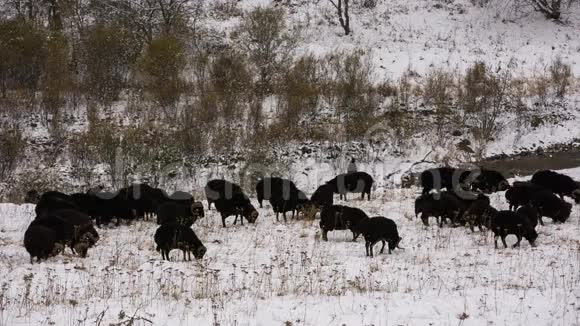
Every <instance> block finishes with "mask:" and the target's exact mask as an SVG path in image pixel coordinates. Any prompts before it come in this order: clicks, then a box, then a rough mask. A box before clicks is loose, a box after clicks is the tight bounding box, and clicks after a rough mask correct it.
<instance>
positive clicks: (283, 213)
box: [282, 212, 287, 223]
mask: <svg viewBox="0 0 580 326" xmlns="http://www.w3.org/2000/svg"><path fill="white" fill-rule="evenodd" d="M282 217H284V223H286V222H287V221H286V212H282Z"/></svg>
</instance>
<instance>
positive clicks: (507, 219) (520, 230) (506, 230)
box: [492, 211, 538, 249]
mask: <svg viewBox="0 0 580 326" xmlns="http://www.w3.org/2000/svg"><path fill="white" fill-rule="evenodd" d="M492 231H493V233H494V235H495V237H494V240H495V241H494V243H495V248H496V249H497V239H498V238H501V241H502V242H503V245H504V247H505V248H507V243H506V242H505V238H506V237H507V236H508V235H509V234H513V235H515V236H516V237H517V238H518V242H516V244H514V248H515V247H518V246H519V245H520V242H521V241H522V237H523V238H525V239H526V240H528V242H529V243H530V245H531V246H532V247H535V246H536V244H535V241H536V239H537V238H538V233H537V232H536V230H534V228H533V226H532V224H531V223H530V221H528V219H527V218H526V217H525V216H523V215H520V214H518V213H516V212H513V211H499V212H498V213H497V215H496V216H495V219H494V220H493V226H492Z"/></svg>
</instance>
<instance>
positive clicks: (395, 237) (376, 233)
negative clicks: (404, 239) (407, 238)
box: [361, 216, 401, 257]
mask: <svg viewBox="0 0 580 326" xmlns="http://www.w3.org/2000/svg"><path fill="white" fill-rule="evenodd" d="M361 231H362V235H363V237H364V238H365V249H366V254H367V256H371V257H373V247H374V246H375V244H377V242H379V241H381V242H382V243H383V246H382V247H381V252H380V253H381V254H382V253H383V251H384V249H385V242H386V243H388V244H389V254H391V252H392V250H393V249H395V248H398V247H399V242H401V237H400V236H399V231H398V230H397V224H396V223H395V222H394V221H393V220H390V219H388V218H385V217H383V216H375V217H371V218H369V219H366V220H363V221H362V222H361Z"/></svg>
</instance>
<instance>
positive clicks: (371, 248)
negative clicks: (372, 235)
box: [369, 242, 375, 257]
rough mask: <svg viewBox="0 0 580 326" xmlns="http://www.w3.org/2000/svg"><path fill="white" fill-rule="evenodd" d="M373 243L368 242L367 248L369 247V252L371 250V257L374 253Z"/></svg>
mask: <svg viewBox="0 0 580 326" xmlns="http://www.w3.org/2000/svg"><path fill="white" fill-rule="evenodd" d="M374 245H375V244H374V243H372V242H371V243H370V245H369V249H370V252H371V257H373V256H374V255H373V247H374Z"/></svg>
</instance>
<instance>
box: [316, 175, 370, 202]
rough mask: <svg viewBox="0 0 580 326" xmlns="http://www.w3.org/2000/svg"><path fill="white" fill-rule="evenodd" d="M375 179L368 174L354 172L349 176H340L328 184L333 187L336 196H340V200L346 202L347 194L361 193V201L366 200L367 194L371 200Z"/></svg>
mask: <svg viewBox="0 0 580 326" xmlns="http://www.w3.org/2000/svg"><path fill="white" fill-rule="evenodd" d="M373 182H374V180H373V177H371V176H370V174H368V173H366V172H353V173H347V174H339V175H337V176H336V177H334V178H333V179H331V180H329V181H327V182H326V184H328V185H330V186H331V187H332V191H333V192H334V193H335V194H339V198H340V199H342V197H343V196H344V200H346V194H347V193H349V192H352V193H361V199H363V200H364V198H365V194H366V195H367V199H368V200H371V190H372V187H373Z"/></svg>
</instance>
